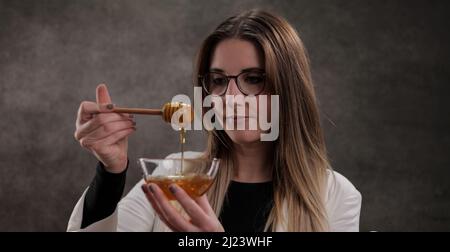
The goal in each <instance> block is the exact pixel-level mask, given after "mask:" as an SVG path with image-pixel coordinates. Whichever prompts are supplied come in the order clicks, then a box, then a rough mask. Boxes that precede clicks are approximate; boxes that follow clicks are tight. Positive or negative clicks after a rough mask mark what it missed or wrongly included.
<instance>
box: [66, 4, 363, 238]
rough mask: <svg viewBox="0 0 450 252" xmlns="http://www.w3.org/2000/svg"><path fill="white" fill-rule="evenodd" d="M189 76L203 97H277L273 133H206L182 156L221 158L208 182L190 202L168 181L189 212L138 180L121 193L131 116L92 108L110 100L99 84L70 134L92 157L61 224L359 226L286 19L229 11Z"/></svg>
mask: <svg viewBox="0 0 450 252" xmlns="http://www.w3.org/2000/svg"><path fill="white" fill-rule="evenodd" d="M195 76H198V83H197V85H198V86H202V87H203V88H204V94H205V95H208V94H211V95H215V96H221V97H223V96H224V95H255V96H256V97H257V99H259V97H260V96H261V95H278V96H279V122H280V123H279V127H280V128H279V137H278V138H277V139H276V140H275V141H261V139H260V137H261V133H262V131H261V130H260V129H256V130H228V129H227V128H225V130H212V131H209V132H208V134H209V136H208V145H207V146H208V147H207V149H206V151H205V152H204V153H194V152H188V153H187V156H189V157H195V156H198V155H206V156H207V157H209V158H212V157H218V158H220V159H221V165H220V169H219V172H218V174H217V177H216V179H215V181H214V183H213V185H212V187H211V189H210V190H209V191H208V193H207V194H206V195H203V196H202V197H199V198H195V199H192V198H190V197H189V196H187V194H186V193H185V192H184V191H183V189H181V188H180V187H178V186H176V185H172V186H171V188H170V189H171V192H172V194H173V195H174V197H175V198H176V199H177V201H178V203H179V204H180V205H181V207H183V209H184V210H185V212H186V214H187V215H181V214H180V213H179V211H177V210H176V209H175V208H174V207H173V205H171V204H170V203H169V201H168V200H167V199H166V198H165V196H164V194H163V193H162V191H161V189H160V188H159V187H158V186H157V185H155V184H150V185H145V183H144V182H143V181H140V182H139V183H138V184H137V185H136V186H135V187H134V188H133V189H132V190H131V191H130V192H129V193H128V195H127V196H125V197H124V198H123V199H121V196H122V192H123V188H124V184H125V173H126V170H127V167H128V159H127V137H128V136H129V135H131V134H132V133H133V132H134V131H135V123H134V122H133V119H132V118H131V117H129V116H127V115H124V114H117V113H99V112H104V111H108V110H109V109H111V107H112V105H111V99H110V97H109V95H108V91H107V89H106V86H104V85H100V86H99V87H98V88H97V103H94V102H83V103H81V105H80V109H79V112H78V118H77V129H76V132H75V138H76V139H77V140H78V141H79V142H80V144H81V145H82V146H83V147H84V148H87V149H89V150H90V151H91V152H92V153H93V154H94V155H95V156H96V157H97V159H98V160H99V161H100V162H99V164H98V165H97V172H96V176H95V178H94V180H93V181H92V183H91V185H90V186H89V188H88V189H87V190H86V191H85V193H84V194H83V196H82V197H81V199H80V200H79V202H78V203H77V205H76V206H75V209H74V211H73V213H72V216H71V218H70V221H69V225H68V230H69V231H77V230H86V231H170V230H172V231H358V230H359V214H360V208H361V195H360V193H359V192H358V191H357V190H356V189H355V187H354V186H353V185H352V184H351V183H350V182H349V181H348V180H347V179H346V178H344V177H343V176H342V175H340V174H338V173H337V172H335V171H332V170H331V168H330V165H329V162H328V160H327V154H326V148H325V142H324V139H323V134H322V130H321V127H320V123H319V114H318V109H317V104H316V98H315V94H314V89H313V84H312V81H311V74H310V69H309V63H308V59H307V56H306V51H305V48H304V46H303V44H302V41H301V40H300V38H299V36H298V35H297V33H296V32H295V30H294V29H293V28H292V26H291V25H289V24H288V23H287V22H286V21H285V20H284V19H282V18H280V17H278V16H275V15H273V14H270V13H267V12H264V11H257V10H251V11H247V12H244V13H242V14H240V15H237V16H234V17H231V18H228V19H227V20H225V21H224V22H223V23H222V24H220V25H219V26H218V27H217V28H216V30H215V31H214V32H213V33H212V34H211V35H209V36H208V37H207V38H206V40H205V41H204V43H203V44H202V46H201V49H200V52H199V54H198V59H197V65H196V72H195ZM107 104H108V105H107ZM99 105H100V106H99ZM257 109H259V110H261V109H263V108H257ZM270 112H271V113H275V112H274V111H270ZM234 120H237V119H236V118H235V119H234ZM245 120H251V118H246V119H245ZM219 121H220V120H219ZM176 155H177V154H174V155H170V157H175V156H176Z"/></svg>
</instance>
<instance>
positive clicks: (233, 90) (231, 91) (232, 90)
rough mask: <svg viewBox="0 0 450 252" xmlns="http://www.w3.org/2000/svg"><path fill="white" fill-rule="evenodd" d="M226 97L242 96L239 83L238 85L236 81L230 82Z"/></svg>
mask: <svg viewBox="0 0 450 252" xmlns="http://www.w3.org/2000/svg"><path fill="white" fill-rule="evenodd" d="M225 94H226V95H239V94H241V91H240V90H239V88H238V86H237V83H236V79H231V80H230V82H229V83H228V88H227V92H226V93H225Z"/></svg>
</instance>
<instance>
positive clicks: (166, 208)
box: [149, 184, 198, 232]
mask: <svg viewBox="0 0 450 252" xmlns="http://www.w3.org/2000/svg"><path fill="white" fill-rule="evenodd" d="M149 190H150V191H151V192H152V193H153V196H154V197H155V200H156V202H158V204H159V206H160V207H161V211H162V212H163V213H164V215H165V216H166V220H167V222H169V223H170V224H171V225H172V226H174V227H175V228H176V229H177V230H183V231H188V232H189V231H190V232H194V231H198V229H197V228H196V227H195V226H194V225H192V224H191V223H189V222H188V221H187V220H186V219H185V218H184V217H183V216H181V214H180V213H178V211H177V210H175V208H174V207H173V206H172V205H171V204H170V203H169V201H168V200H167V198H166V196H165V195H164V193H163V192H162V190H161V189H160V188H159V187H158V186H157V185H155V184H150V185H149Z"/></svg>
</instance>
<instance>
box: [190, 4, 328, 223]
mask: <svg viewBox="0 0 450 252" xmlns="http://www.w3.org/2000/svg"><path fill="white" fill-rule="evenodd" d="M229 38H237V39H243V40H246V41H249V42H251V43H253V45H254V46H255V47H256V48H257V49H258V50H260V52H261V54H262V55H263V57H264V62H265V71H266V81H267V83H268V84H269V85H270V87H271V90H273V94H276V95H279V98H280V134H279V138H278V139H277V140H276V141H275V142H274V146H275V148H274V153H273V176H272V178H273V186H274V204H273V208H272V210H271V212H270V215H269V218H268V220H267V223H266V230H272V231H275V230H276V227H277V226H278V225H284V227H285V229H286V230H287V231H326V230H328V222H327V215H326V210H325V204H324V196H325V189H326V183H327V179H326V178H327V169H328V168H329V163H328V159H327V155H326V148H325V142H324V138H323V134H322V130H321V127H320V122H319V113H318V109H317V104H316V97H315V93H314V89H313V84H312V81H311V73H310V68H309V62H308V57H307V55H306V51H305V48H304V46H303V43H302V41H301V40H300V38H299V36H298V34H297V32H296V31H295V29H294V28H293V27H292V26H291V25H290V24H289V23H288V22H287V21H286V20H284V19H282V18H280V17H278V16H275V15H273V14H271V13H268V12H265V11H260V10H250V11H246V12H244V13H241V14H240V15H237V16H233V17H230V18H228V19H227V20H225V21H224V22H223V23H221V24H220V25H219V26H218V27H217V28H216V29H215V30H214V32H213V33H212V34H210V35H209V36H208V37H207V38H206V39H205V41H204V42H203V44H202V46H201V48H200V51H199V53H198V55H197V61H196V69H195V72H194V74H195V75H194V76H200V75H203V74H204V73H206V72H207V71H208V70H209V67H210V64H211V59H212V55H213V53H214V49H215V47H216V46H217V44H218V43H220V42H221V41H223V40H225V39H229ZM196 85H197V86H201V83H200V81H199V80H198V79H196ZM204 95H206V94H204ZM232 151H233V143H232V141H231V139H230V138H229V137H228V136H227V135H226V133H225V132H224V131H216V130H213V131H210V132H209V133H208V144H207V148H206V151H205V156H206V157H208V158H212V157H219V158H221V160H222V161H221V168H220V170H219V172H218V174H217V177H216V181H215V183H214V184H213V186H212V188H211V189H210V190H209V192H208V198H209V201H210V203H211V206H212V207H213V209H214V210H215V212H216V214H217V215H219V214H220V211H221V209H222V205H223V202H224V199H225V194H226V192H227V189H228V186H229V184H230V181H231V178H232V173H233V167H234V166H235V162H234V160H233V158H232ZM286 210H287V211H286Z"/></svg>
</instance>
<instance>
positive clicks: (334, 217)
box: [67, 151, 361, 232]
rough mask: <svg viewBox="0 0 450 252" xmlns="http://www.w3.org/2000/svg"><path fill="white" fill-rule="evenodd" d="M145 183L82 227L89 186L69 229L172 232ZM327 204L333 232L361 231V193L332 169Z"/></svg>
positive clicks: (282, 227) (283, 226) (282, 225)
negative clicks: (144, 189) (102, 216)
mask: <svg viewBox="0 0 450 252" xmlns="http://www.w3.org/2000/svg"><path fill="white" fill-rule="evenodd" d="M198 155H200V152H190V151H189V152H185V156H186V157H188V158H189V157H191V158H193V157H196V156H198ZM179 156H180V153H175V154H171V155H169V156H168V158H175V157H179ZM142 184H144V180H143V179H142V180H140V181H139V182H138V183H137V184H136V185H135V186H134V187H133V189H132V190H131V191H130V192H129V193H128V194H127V195H126V196H125V197H124V198H122V200H120V202H119V203H118V205H117V208H116V210H115V211H114V213H113V214H111V215H110V216H108V217H106V218H105V219H102V220H99V221H97V222H95V223H92V224H91V225H89V226H87V227H85V228H83V229H82V228H81V221H82V218H83V204H84V197H85V195H86V191H87V189H86V190H85V191H84V193H83V195H82V196H81V198H80V199H79V200H78V203H77V204H76V205H75V208H74V210H73V212H72V215H71V216H70V219H69V223H68V226H67V231H106V232H108V231H125V232H126V231H140V232H148V231H153V232H164V231H171V230H170V229H169V228H168V227H167V226H166V225H165V224H164V223H163V222H162V221H161V220H160V219H159V217H158V215H157V214H156V213H155V211H154V210H153V208H152V207H151V205H150V203H149V202H148V200H147V198H146V197H145V195H144V193H143V192H142V189H141V185H142ZM325 207H326V211H327V215H328V222H329V227H330V231H334V232H340V231H353V232H357V231H359V214H360V210H361V194H360V193H359V191H358V190H357V189H356V188H355V187H354V186H353V185H352V183H350V181H348V180H347V179H346V178H345V177H344V176H342V175H341V174H339V173H337V172H335V171H331V170H330V171H329V172H328V190H327V195H326V197H325ZM276 230H277V231H286V222H284V223H280V224H279V225H278V226H277V228H276Z"/></svg>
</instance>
